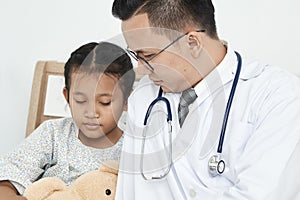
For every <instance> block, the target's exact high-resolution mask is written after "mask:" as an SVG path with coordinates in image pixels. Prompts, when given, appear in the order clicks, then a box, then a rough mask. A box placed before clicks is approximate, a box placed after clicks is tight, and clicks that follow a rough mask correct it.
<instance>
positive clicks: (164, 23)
mask: <svg viewBox="0 0 300 200" xmlns="http://www.w3.org/2000/svg"><path fill="white" fill-rule="evenodd" d="M143 13H147V14H148V18H149V23H150V25H152V26H153V27H160V28H167V29H171V30H177V31H182V30H184V28H186V27H187V26H188V25H193V26H197V27H198V28H199V29H205V32H206V33H207V34H208V35H209V36H210V37H211V38H215V39H217V38H218V36H217V30H216V23H215V16H214V13H215V9H214V6H213V4H212V2H211V0H115V1H114V3H113V7H112V14H113V15H114V16H115V17H117V18H119V19H121V20H127V19H129V18H131V17H132V16H134V15H137V14H143Z"/></svg>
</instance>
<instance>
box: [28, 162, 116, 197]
mask: <svg viewBox="0 0 300 200" xmlns="http://www.w3.org/2000/svg"><path fill="white" fill-rule="evenodd" d="M112 165H113V166H112ZM117 168H118V166H117V163H110V164H103V165H101V166H100V168H99V169H98V170H94V171H90V172H88V173H86V174H83V175H82V176H80V177H79V178H78V179H77V180H75V181H74V182H73V183H72V184H71V185H70V186H67V185H66V184H65V183H64V182H63V181H62V180H60V179H59V178H55V177H47V178H42V179H40V180H39V181H36V182H34V183H33V184H31V185H30V186H29V187H28V188H27V189H26V190H25V192H24V194H23V196H25V197H26V198H27V199H28V200H98V199H99V200H113V199H114V198H115V192H116V184H117V178H118V171H117Z"/></svg>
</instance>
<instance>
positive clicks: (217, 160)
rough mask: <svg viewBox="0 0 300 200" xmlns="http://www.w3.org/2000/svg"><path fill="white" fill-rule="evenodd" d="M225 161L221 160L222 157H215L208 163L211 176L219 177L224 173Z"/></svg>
mask: <svg viewBox="0 0 300 200" xmlns="http://www.w3.org/2000/svg"><path fill="white" fill-rule="evenodd" d="M224 170H225V161H224V160H222V159H221V155H213V156H212V157H211V158H210V159H209V161H208V171H209V174H210V175H211V176H217V175H220V174H222V173H223V172H224Z"/></svg>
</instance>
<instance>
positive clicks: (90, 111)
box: [85, 105, 100, 118]
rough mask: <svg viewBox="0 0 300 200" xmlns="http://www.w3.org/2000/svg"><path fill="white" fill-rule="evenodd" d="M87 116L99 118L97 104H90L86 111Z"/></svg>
mask: <svg viewBox="0 0 300 200" xmlns="http://www.w3.org/2000/svg"><path fill="white" fill-rule="evenodd" d="M85 117H87V118H99V117H100V114H99V112H98V111H97V110H96V107H95V105H89V106H88V107H87V109H86V111H85Z"/></svg>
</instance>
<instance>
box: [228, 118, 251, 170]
mask: <svg viewBox="0 0 300 200" xmlns="http://www.w3.org/2000/svg"><path fill="white" fill-rule="evenodd" d="M253 130H254V127H253V125H252V124H250V123H247V122H242V121H240V120H233V121H231V123H230V124H229V126H228V128H227V133H226V138H225V141H224V147H223V154H224V156H225V157H227V159H228V162H229V164H230V165H233V166H235V164H236V162H237V160H238V159H239V158H240V156H241V155H242V153H243V152H244V149H245V146H246V144H247V142H248V140H249V138H250V136H251V135H252V133H253Z"/></svg>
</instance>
